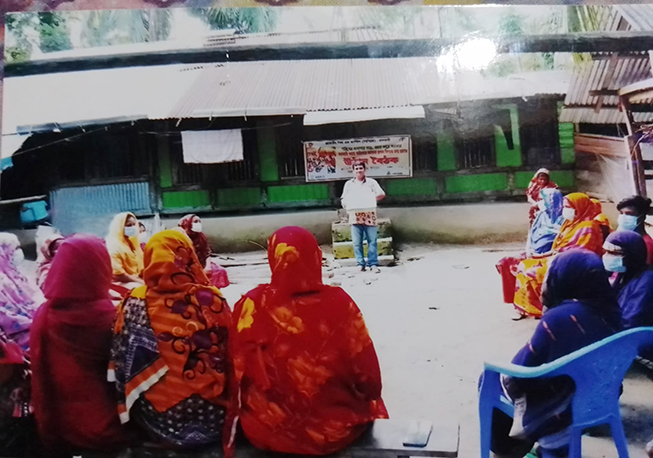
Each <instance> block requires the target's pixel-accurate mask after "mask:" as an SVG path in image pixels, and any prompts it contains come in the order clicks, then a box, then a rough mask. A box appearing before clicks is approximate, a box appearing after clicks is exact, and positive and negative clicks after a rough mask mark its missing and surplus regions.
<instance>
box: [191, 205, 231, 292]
mask: <svg viewBox="0 0 653 458" xmlns="http://www.w3.org/2000/svg"><path fill="white" fill-rule="evenodd" d="M179 227H180V228H182V229H183V230H184V232H186V235H187V236H188V237H190V239H191V240H192V242H193V248H195V254H197V258H198V259H199V261H200V264H201V265H202V267H203V268H204V269H205V270H206V275H207V276H208V277H209V280H210V281H211V284H212V285H213V286H215V287H216V288H226V287H227V286H229V284H230V283H229V277H228V275H227V269H225V268H224V267H222V266H221V265H219V264H218V263H217V262H215V261H212V260H211V247H210V246H209V239H208V238H207V237H206V234H205V233H204V232H202V220H201V219H200V217H199V216H197V215H186V216H184V217H183V218H182V219H180V220H179Z"/></svg>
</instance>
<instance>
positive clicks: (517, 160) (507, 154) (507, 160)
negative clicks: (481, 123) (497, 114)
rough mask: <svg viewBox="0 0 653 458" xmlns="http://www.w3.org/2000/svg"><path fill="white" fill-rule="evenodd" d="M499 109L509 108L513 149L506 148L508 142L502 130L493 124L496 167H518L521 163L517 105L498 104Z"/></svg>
mask: <svg viewBox="0 0 653 458" xmlns="http://www.w3.org/2000/svg"><path fill="white" fill-rule="evenodd" d="M497 108H499V109H508V110H510V124H511V127H512V141H513V144H514V148H513V149H508V142H507V141H506V136H505V135H504V133H503V130H502V129H501V128H500V127H498V126H494V144H495V148H496V153H497V167H520V166H521V165H522V158H521V143H520V141H519V113H518V110H517V105H513V104H511V105H498V106H497Z"/></svg>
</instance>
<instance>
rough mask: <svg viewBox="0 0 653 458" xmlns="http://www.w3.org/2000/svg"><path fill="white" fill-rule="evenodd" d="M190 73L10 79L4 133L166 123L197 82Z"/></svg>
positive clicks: (139, 71)
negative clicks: (97, 123) (99, 123)
mask: <svg viewBox="0 0 653 458" xmlns="http://www.w3.org/2000/svg"><path fill="white" fill-rule="evenodd" d="M186 68H192V67H189V66H188V65H169V66H160V67H129V68H119V69H108V70H91V71H80V72H69V73H52V74H46V75H33V76H27V77H17V78H5V79H4V81H3V83H4V97H3V116H2V133H3V135H8V134H13V133H16V131H17V128H18V127H23V126H39V125H44V124H50V123H56V124H59V125H64V124H67V123H82V122H85V123H88V121H91V120H107V119H114V118H116V119H117V118H120V119H124V120H132V119H147V118H163V117H166V115H167V114H168V113H169V112H170V111H171V110H172V107H173V106H174V104H175V103H176V102H177V101H178V100H179V98H180V97H181V94H183V92H184V91H185V90H186V89H187V88H188V87H190V85H191V84H192V79H193V78H194V77H195V76H197V73H195V72H188V71H180V70H182V69H186ZM114 122H115V121H114Z"/></svg>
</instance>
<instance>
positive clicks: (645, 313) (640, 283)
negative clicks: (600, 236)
mask: <svg viewBox="0 0 653 458" xmlns="http://www.w3.org/2000/svg"><path fill="white" fill-rule="evenodd" d="M603 248H604V249H605V254H604V255H603V264H604V265H605V269H606V270H607V271H608V272H615V273H616V275H615V276H614V277H613V278H614V280H613V284H612V286H613V287H614V289H615V291H616V292H617V294H618V295H619V296H618V299H619V308H620V309H621V320H622V322H623V327H624V328H625V329H629V328H637V327H640V326H653V270H651V269H650V267H649V266H648V264H646V256H647V252H646V243H645V242H644V239H643V238H642V236H641V235H639V234H638V233H637V232H634V231H617V232H614V233H613V234H610V236H609V237H608V239H607V240H606V241H605V244H604V245H603ZM641 355H642V356H643V357H644V358H646V359H649V360H653V346H649V347H647V348H645V349H643V350H642V352H641Z"/></svg>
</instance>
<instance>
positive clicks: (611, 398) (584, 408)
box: [546, 327, 653, 424]
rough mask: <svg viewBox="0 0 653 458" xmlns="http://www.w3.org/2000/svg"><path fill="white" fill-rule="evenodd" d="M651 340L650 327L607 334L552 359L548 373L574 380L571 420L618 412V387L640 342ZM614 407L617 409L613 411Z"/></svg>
mask: <svg viewBox="0 0 653 458" xmlns="http://www.w3.org/2000/svg"><path fill="white" fill-rule="evenodd" d="M651 342H653V327H647V328H635V329H630V330H627V331H623V332H620V333H618V334H615V335H613V336H610V337H607V338H605V339H603V340H601V341H599V342H596V343H594V344H592V345H590V346H588V347H585V348H583V349H581V350H578V351H576V352H574V353H571V354H569V355H567V356H564V357H562V358H559V359H558V360H556V361H554V362H552V363H551V365H552V367H551V368H550V371H548V373H547V374H546V376H547V377H554V376H558V375H568V376H569V377H571V378H572V379H573V380H574V383H575V384H576V395H575V396H574V398H573V401H572V412H573V423H574V424H585V423H593V422H596V420H597V419H599V418H603V417H608V416H610V415H614V414H617V415H618V412H619V410H618V409H619V391H620V387H621V383H622V382H623V379H624V376H625V375H626V372H627V371H628V369H629V368H630V366H631V365H632V363H633V361H634V360H635V357H636V356H637V354H638V350H639V348H640V346H642V345H643V344H646V343H651ZM615 409H616V412H615Z"/></svg>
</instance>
